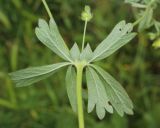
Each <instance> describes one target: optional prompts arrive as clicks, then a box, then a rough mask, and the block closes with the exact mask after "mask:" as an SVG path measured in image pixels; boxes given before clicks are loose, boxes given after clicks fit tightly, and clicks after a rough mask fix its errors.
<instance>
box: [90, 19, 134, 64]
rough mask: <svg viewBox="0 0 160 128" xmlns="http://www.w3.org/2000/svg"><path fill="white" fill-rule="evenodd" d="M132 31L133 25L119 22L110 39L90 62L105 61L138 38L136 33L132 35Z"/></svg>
mask: <svg viewBox="0 0 160 128" xmlns="http://www.w3.org/2000/svg"><path fill="white" fill-rule="evenodd" d="M132 29H133V25H132V24H131V23H128V24H126V23H125V21H121V22H119V23H118V24H117V25H116V26H115V27H114V28H113V30H112V32H111V33H110V34H109V35H108V37H107V38H106V39H105V40H103V41H102V43H100V44H99V45H98V47H97V48H96V49H95V51H94V53H93V54H94V55H93V57H92V59H91V60H90V62H92V61H98V60H101V59H104V58H106V57H108V56H109V55H111V54H112V53H114V52H115V51H116V50H118V49H119V48H120V47H122V46H123V45H125V44H126V43H128V42H129V41H130V40H131V39H133V38H134V37H135V36H136V33H131V31H132Z"/></svg>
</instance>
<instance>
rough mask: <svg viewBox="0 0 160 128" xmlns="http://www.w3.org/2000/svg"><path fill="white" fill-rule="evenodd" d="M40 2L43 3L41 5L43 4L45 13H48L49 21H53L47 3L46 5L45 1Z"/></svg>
mask: <svg viewBox="0 0 160 128" xmlns="http://www.w3.org/2000/svg"><path fill="white" fill-rule="evenodd" d="M42 2H43V4H44V7H45V8H46V10H47V13H48V15H49V17H50V19H53V16H52V13H51V11H50V9H49V7H48V5H47V3H46V0H42Z"/></svg>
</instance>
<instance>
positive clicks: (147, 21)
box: [138, 8, 153, 31]
mask: <svg viewBox="0 0 160 128" xmlns="http://www.w3.org/2000/svg"><path fill="white" fill-rule="evenodd" d="M141 16H142V17H143V19H142V20H141V22H140V23H139V26H138V31H143V30H145V29H147V28H149V27H151V26H152V25H153V24H152V23H153V22H152V21H153V9H152V8H147V10H146V11H144V12H142V13H141Z"/></svg>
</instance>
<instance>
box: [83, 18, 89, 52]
mask: <svg viewBox="0 0 160 128" xmlns="http://www.w3.org/2000/svg"><path fill="white" fill-rule="evenodd" d="M87 22H88V21H87V20H85V25H84V31H83V40H82V51H83V49H84V43H85V37H86V29H87Z"/></svg>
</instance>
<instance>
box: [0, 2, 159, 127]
mask: <svg viewBox="0 0 160 128" xmlns="http://www.w3.org/2000/svg"><path fill="white" fill-rule="evenodd" d="M47 2H48V4H49V7H50V8H51V11H52V13H53V16H54V18H55V20H56V22H57V24H58V26H59V29H60V32H61V34H62V35H63V37H64V40H65V41H66V43H67V45H68V46H69V47H71V46H72V45H73V43H74V42H77V43H78V44H79V45H80V44H81V39H82V32H83V25H84V23H83V22H82V21H81V20H80V14H81V11H82V9H83V8H84V6H85V4H89V5H90V6H91V7H92V10H93V13H94V17H93V19H92V21H91V22H90V23H89V25H88V28H87V38H86V40H87V42H89V43H90V44H91V46H92V48H93V49H94V48H95V47H96V46H97V45H98V43H100V41H102V40H103V39H104V38H105V37H106V36H107V34H108V33H109V32H110V31H111V29H112V28H113V27H114V25H115V24H116V23H117V22H119V21H120V20H123V19H125V20H126V21H127V22H134V17H133V12H132V9H131V7H130V5H127V4H124V1H123V0H47ZM157 12H160V8H159V9H158V10H157ZM38 18H44V19H47V20H48V19H49V18H48V15H47V13H46V11H45V9H44V7H43V4H42V2H41V0H36V1H35V0H0V128H78V126H77V117H76V114H75V113H73V112H72V109H71V107H70V105H69V101H68V98H67V94H66V88H65V83H64V79H65V74H64V70H61V72H59V73H57V74H55V75H53V76H52V77H50V78H48V79H46V80H43V81H40V82H38V83H37V84H34V86H33V85H32V86H29V87H23V88H15V86H14V84H13V83H12V81H11V80H10V78H9V76H8V74H7V73H9V72H12V71H15V70H18V69H22V68H26V67H29V66H40V65H46V64H51V63H56V62H60V61H61V59H60V58H59V57H57V56H55V54H54V53H52V52H51V51H50V50H49V49H48V48H46V47H45V46H43V45H42V44H41V43H40V42H39V41H38V40H37V38H36V36H35V33H34V28H35V27H36V25H37V21H38ZM157 18H160V17H157ZM135 31H136V29H135ZM151 45H152V42H151V41H150V40H149V39H148V36H147V34H146V33H145V32H143V33H139V34H138V36H137V37H136V38H135V39H134V40H132V41H131V43H129V44H127V45H126V46H124V47H123V48H121V49H120V50H118V51H117V52H116V53H114V54H113V55H111V56H110V57H109V58H107V59H105V60H104V61H103V62H99V63H98V64H99V65H100V66H102V67H104V68H105V69H106V70H107V71H108V72H109V73H111V74H112V75H113V76H114V77H115V78H116V79H117V80H118V81H119V82H120V83H121V84H122V85H123V86H124V87H125V89H126V91H127V92H128V94H129V96H130V97H131V99H132V100H133V103H134V112H135V114H134V115H133V116H127V115H125V116H124V117H123V118H121V117H120V116H118V115H117V114H116V113H114V114H113V115H110V114H108V113H107V114H106V117H105V118H104V119H103V120H102V121H100V120H99V119H98V118H97V116H96V114H95V112H92V113H91V114H88V113H87V111H86V106H87V101H86V100H85V102H84V103H85V108H84V109H85V110H84V111H85V123H86V128H141V127H144V128H160V50H159V49H154V48H153V47H152V46H151ZM83 84H84V85H85V81H84V82H83Z"/></svg>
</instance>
